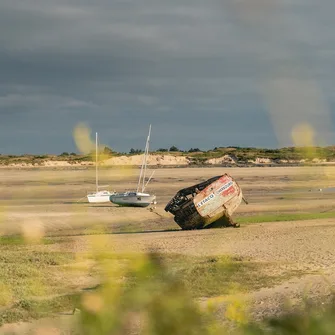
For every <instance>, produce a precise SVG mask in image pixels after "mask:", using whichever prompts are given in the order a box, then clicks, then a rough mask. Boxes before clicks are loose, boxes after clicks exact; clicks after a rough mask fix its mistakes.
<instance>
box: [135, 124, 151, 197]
mask: <svg viewBox="0 0 335 335" xmlns="http://www.w3.org/2000/svg"><path fill="white" fill-rule="evenodd" d="M150 131H151V125H150V127H149V135H148V138H147V142H146V146H145V150H144V155H143V160H142V166H141V172H140V176H139V178H138V184H137V190H136V192H138V191H139V189H140V185H141V180H142V174H143V168H144V165H145V162H146V152H147V146H148V140H149V137H150Z"/></svg>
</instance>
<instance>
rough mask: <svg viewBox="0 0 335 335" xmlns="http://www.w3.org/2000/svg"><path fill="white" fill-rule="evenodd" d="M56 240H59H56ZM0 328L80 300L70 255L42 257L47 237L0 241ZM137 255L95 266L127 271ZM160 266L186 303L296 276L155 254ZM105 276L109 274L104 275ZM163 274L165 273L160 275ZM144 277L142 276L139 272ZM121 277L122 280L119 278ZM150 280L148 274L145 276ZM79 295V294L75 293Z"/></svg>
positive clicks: (223, 259) (229, 261)
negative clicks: (184, 294)
mask: <svg viewBox="0 0 335 335" xmlns="http://www.w3.org/2000/svg"><path fill="white" fill-rule="evenodd" d="M58 239H59V238H58ZM0 241H1V244H0V278H1V279H0V324H3V323H13V322H17V321H24V320H29V319H33V318H41V317H45V316H49V315H52V314H54V313H57V312H64V311H69V310H72V309H73V308H74V307H75V306H78V305H79V304H80V301H81V293H80V289H81V288H82V287H80V285H79V283H77V284H74V279H76V278H78V277H77V276H78V274H81V275H82V273H81V272H80V271H81V269H80V266H78V264H77V263H76V259H75V254H73V253H70V252H47V251H43V250H47V246H45V243H47V244H51V243H53V240H52V238H48V239H46V240H41V244H35V245H25V243H24V241H23V240H22V239H21V238H20V237H17V236H13V237H1V238H0ZM137 257H138V256H134V255H121V254H120V255H116V254H104V255H103V256H101V258H100V259H99V260H98V261H96V260H95V259H94V256H92V257H89V261H91V262H94V261H96V262H97V263H99V262H100V263H101V264H103V265H104V268H106V267H107V268H108V269H112V270H114V269H116V268H120V267H123V268H127V267H129V266H131V265H132V264H134V263H136V259H137ZM156 258H157V259H159V261H160V262H161V263H163V264H164V266H165V269H166V273H167V274H168V275H169V276H172V277H173V278H176V280H178V282H179V283H180V284H181V285H182V286H183V287H184V289H185V290H186V291H187V292H188V295H189V296H190V297H191V298H204V297H215V296H222V295H229V294H235V293H241V292H243V293H245V292H248V291H252V290H255V289H258V288H260V287H266V286H268V287H271V286H273V285H274V284H276V283H278V282H280V281H282V280H284V279H286V278H290V277H292V276H295V275H297V273H293V272H287V273H285V274H283V275H282V276H281V277H278V276H275V275H271V271H272V269H273V266H274V265H272V264H265V263H262V264H260V263H257V262H252V261H248V260H245V259H242V258H236V257H231V256H217V257H192V256H186V255H179V254H176V255H163V254H157V255H156ZM108 271H109V270H108ZM164 271H165V270H164ZM92 274H93V275H97V276H99V277H100V280H101V281H102V282H103V281H104V280H105V279H106V273H105V270H104V269H103V268H100V269H99V267H97V268H96V270H95V272H94V273H93V271H91V272H86V273H85V275H86V276H92ZM110 276H112V277H113V276H114V277H113V278H114V280H115V282H114V285H115V283H118V282H122V286H121V289H122V290H130V289H132V288H134V287H137V286H138V285H139V284H140V282H141V280H142V279H143V278H139V277H138V274H132V273H130V274H128V275H127V274H125V273H124V271H120V272H119V273H117V274H116V275H115V274H113V275H110V274H108V276H107V278H109V277H110ZM144 276H145V277H147V274H145V273H144ZM125 278H126V279H125ZM148 278H149V279H150V274H149V277H148ZM78 292H79V293H78Z"/></svg>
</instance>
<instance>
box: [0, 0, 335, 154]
mask: <svg viewBox="0 0 335 335" xmlns="http://www.w3.org/2000/svg"><path fill="white" fill-rule="evenodd" d="M334 13H335V1H334V0H313V1H312V0H280V1H279V0H278V1H274V0H257V1H256V0H220V1H219V0H206V1H200V0H169V1H167V0H94V1H89V0H57V1H55V0H1V1H0V69H1V71H0V153H12V154H22V153H61V152H63V151H75V150H76V146H75V143H74V140H73V129H74V127H75V126H76V125H77V124H78V123H79V122H85V123H86V124H87V125H88V126H89V127H90V128H91V129H92V136H94V133H95V132H96V131H97V132H98V133H99V137H100V139H101V142H103V143H105V144H107V145H108V146H110V147H112V148H114V149H116V150H118V151H129V149H130V148H131V147H133V148H144V145H145V138H146V135H147V131H148V125H149V123H151V124H152V137H151V148H152V149H157V148H160V147H169V146H171V145H176V146H178V147H180V148H182V149H189V148H190V147H199V148H201V149H210V148H213V147H215V146H229V145H233V146H249V147H251V146H257V147H280V146H286V145H292V144H293V143H292V136H291V134H292V131H294V129H299V127H298V126H299V124H301V123H307V124H309V125H310V126H311V127H312V128H313V129H314V131H315V133H316V137H315V141H316V142H317V144H318V143H321V144H332V143H335V137H334V133H333V120H334V113H335V109H334V108H335V34H334V32H335V19H334ZM297 127H298V128H297Z"/></svg>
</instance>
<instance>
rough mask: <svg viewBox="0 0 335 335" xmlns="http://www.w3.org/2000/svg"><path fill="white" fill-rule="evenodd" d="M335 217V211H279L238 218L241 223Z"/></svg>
mask: <svg viewBox="0 0 335 335" xmlns="http://www.w3.org/2000/svg"><path fill="white" fill-rule="evenodd" d="M331 218H335V212H324V213H277V214H264V215H250V216H242V217H238V218H236V221H237V222H238V223H240V224H246V223H263V222H280V221H302V220H316V219H331Z"/></svg>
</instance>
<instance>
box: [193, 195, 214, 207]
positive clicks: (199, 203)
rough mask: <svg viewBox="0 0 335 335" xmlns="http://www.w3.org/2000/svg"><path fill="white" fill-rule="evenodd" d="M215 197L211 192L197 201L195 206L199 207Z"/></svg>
mask: <svg viewBox="0 0 335 335" xmlns="http://www.w3.org/2000/svg"><path fill="white" fill-rule="evenodd" d="M214 197H215V194H214V193H211V194H210V195H209V196H208V197H206V198H204V199H202V200H201V201H200V202H198V203H197V207H198V208H200V207H201V206H203V205H204V204H206V203H207V202H208V201H211V200H212V199H213V198H214Z"/></svg>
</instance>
